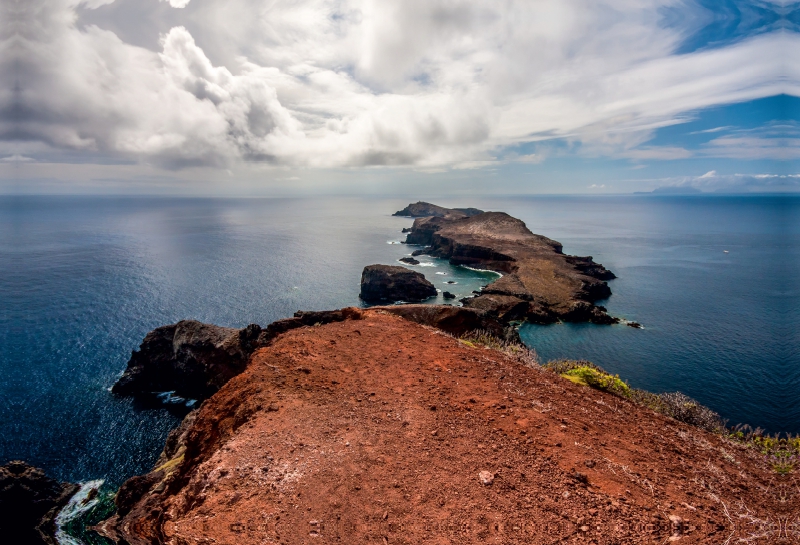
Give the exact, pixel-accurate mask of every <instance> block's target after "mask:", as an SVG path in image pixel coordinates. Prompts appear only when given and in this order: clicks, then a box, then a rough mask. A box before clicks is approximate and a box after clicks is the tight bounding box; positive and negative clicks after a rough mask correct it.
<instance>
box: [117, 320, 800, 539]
mask: <svg viewBox="0 0 800 545" xmlns="http://www.w3.org/2000/svg"><path fill="white" fill-rule="evenodd" d="M362 316H363V319H360V320H348V321H346V322H340V323H332V324H329V325H324V326H318V327H304V328H301V329H297V330H293V331H290V332H288V333H286V334H284V335H282V336H281V337H279V338H278V339H277V340H276V341H275V342H274V344H273V345H271V346H269V347H267V348H263V349H260V350H259V351H257V352H256V353H255V354H254V355H253V358H252V361H251V363H250V365H249V367H248V368H247V370H246V371H245V372H244V373H243V374H241V375H239V376H237V377H235V378H234V379H232V380H231V381H230V382H229V383H228V384H227V385H225V386H224V387H223V388H222V389H221V390H220V391H219V392H218V393H217V394H216V395H214V396H213V397H212V398H211V399H209V400H208V401H206V402H205V403H204V404H203V405H202V407H201V408H200V410H199V412H198V414H197V418H196V420H195V421H194V423H193V424H192V426H191V428H190V429H189V432H188V434H187V435H186V438H185V451H184V448H181V450H180V453H182V454H181V456H178V457H175V459H174V460H173V461H172V462H168V463H167V465H166V467H164V468H163V469H162V472H163V475H166V478H165V480H164V482H162V483H161V484H159V485H156V486H154V487H153V491H151V492H149V493H148V494H146V495H145V496H144V498H142V499H141V500H140V502H139V503H138V504H137V506H136V507H135V508H134V509H133V511H131V512H130V513H129V514H128V515H127V516H126V517H125V518H124V519H123V520H122V521H120V523H119V524H118V526H117V531H118V532H119V533H120V534H121V535H122V536H123V537H124V538H125V539H126V540H128V541H129V542H131V543H155V542H163V543H167V544H170V545H188V544H201V543H209V544H210V543H214V544H219V545H223V544H229V545H246V544H268V543H286V544H304V543H305V544H312V543H320V544H322V543H344V544H348V545H349V544H359V543H376V544H393V543H407V544H450V543H453V544H456V543H457V544H461V543H464V544H467V543H498V544H500V543H502V544H512V543H520V544H521V543H526V544H527V543H532V544H539V543H541V544H546V543H596V544H618V543H619V544H621V543H666V542H669V541H679V543H709V544H711V543H714V544H723V543H731V544H733V543H740V542H741V541H740V540H743V539H744V540H748V541H747V542H748V543H763V544H767V543H798V542H800V540H799V539H798V536H800V528H799V527H798V522H797V521H798V518H797V517H798V507H797V500H796V497H797V496H796V493H795V491H796V490H797V484H796V483H795V482H794V481H793V480H791V476H790V477H789V478H787V480H786V481H784V482H779V481H777V480H776V479H777V477H776V476H775V475H774V474H773V473H772V472H771V470H770V467H769V464H768V463H767V462H766V461H765V460H764V459H763V457H762V456H760V455H759V454H758V453H756V452H754V451H753V450H750V449H747V448H745V447H742V446H739V445H737V444H736V443H733V442H730V441H727V440H724V439H722V438H721V437H718V436H715V435H712V434H709V433H706V432H703V431H701V430H698V429H695V428H691V427H689V426H686V425H683V424H680V423H678V422H675V421H673V420H670V419H668V418H665V417H663V416H661V415H658V414H655V413H653V412H651V411H650V410H648V409H644V408H642V407H639V406H637V405H634V404H632V403H630V402H628V401H626V400H623V399H620V398H618V397H615V396H612V395H610V394H606V393H602V392H598V391H595V390H591V389H589V388H587V387H584V386H580V385H577V384H573V383H571V382H569V381H568V380H566V379H562V378H561V377H558V376H557V375H555V374H552V373H550V372H547V371H543V370H541V369H538V368H531V367H527V366H524V365H522V364H521V363H520V362H518V361H515V360H514V359H512V358H510V357H508V356H505V355H503V354H502V353H500V352H497V351H494V350H490V349H486V348H475V347H470V346H468V345H465V344H464V343H462V342H460V341H458V340H456V339H454V338H452V337H449V336H447V335H444V334H441V333H439V332H437V331H435V330H433V329H431V328H427V327H424V326H420V325H417V324H414V323H411V322H407V321H405V320H403V319H401V318H398V317H395V316H390V315H387V314H385V313H381V312H380V311H365V312H364V313H363V315H362ZM163 475H162V477H160V478H163ZM482 479H483V480H485V481H491V482H490V484H484V483H483V482H482ZM787 485H791V486H787ZM792 487H793V488H792Z"/></svg>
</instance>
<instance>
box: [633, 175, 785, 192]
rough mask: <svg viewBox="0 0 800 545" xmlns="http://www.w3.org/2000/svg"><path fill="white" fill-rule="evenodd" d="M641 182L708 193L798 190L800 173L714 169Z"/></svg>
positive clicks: (642, 182) (652, 185)
mask: <svg viewBox="0 0 800 545" xmlns="http://www.w3.org/2000/svg"><path fill="white" fill-rule="evenodd" d="M639 184H640V185H645V184H646V185H648V186H650V187H651V188H655V187H662V188H663V187H671V188H693V189H699V190H701V191H703V192H707V193H748V192H750V193H752V192H769V191H773V192H786V191H791V192H798V191H800V174H719V173H717V172H716V171H713V170H712V171H710V172H707V173H706V174H703V175H702V176H679V177H674V178H661V179H656V180H639Z"/></svg>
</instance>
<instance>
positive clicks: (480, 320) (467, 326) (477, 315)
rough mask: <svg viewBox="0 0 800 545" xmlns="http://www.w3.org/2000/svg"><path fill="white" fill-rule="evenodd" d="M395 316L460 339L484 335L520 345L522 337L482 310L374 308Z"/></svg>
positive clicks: (429, 306)
mask: <svg viewBox="0 0 800 545" xmlns="http://www.w3.org/2000/svg"><path fill="white" fill-rule="evenodd" d="M371 310H380V311H383V312H387V313H389V314H394V315H395V316H400V317H401V318H405V319H406V320H408V321H409V322H416V323H418V324H422V325H425V326H429V327H433V328H435V329H439V330H441V331H444V332H445V333H449V334H451V335H454V336H456V337H462V336H465V335H469V334H471V333H474V332H484V333H488V334H489V335H492V336H493V337H497V338H499V339H504V340H507V341H511V342H516V343H520V342H521V341H520V338H519V333H518V332H517V329H516V328H515V327H513V326H510V325H508V324H505V323H502V322H500V321H499V320H498V319H497V318H496V316H494V315H493V314H491V313H488V312H485V311H483V310H479V309H473V308H466V307H454V306H450V305H391V306H385V307H372V309H371Z"/></svg>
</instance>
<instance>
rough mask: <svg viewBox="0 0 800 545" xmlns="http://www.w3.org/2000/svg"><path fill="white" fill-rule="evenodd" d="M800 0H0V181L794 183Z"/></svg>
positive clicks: (481, 186) (69, 186)
mask: <svg viewBox="0 0 800 545" xmlns="http://www.w3.org/2000/svg"><path fill="white" fill-rule="evenodd" d="M798 51H800V0H797V1H794V0H783V1H778V0H749V1H743V0H2V2H0V194H18V193H22V194H36V193H111V194H116V193H120V194H127V193H132V194H183V195H187V194H188V195H230V196H247V195H254V196H283V195H296V194H317V193H324V194H328V193H367V194H380V193H394V194H397V193H414V192H416V193H418V194H425V193H428V194H448V193H464V194H469V193H476V194H477V193H487V192H494V193H500V194H535V193H598V194H600V193H630V192H635V191H652V190H653V189H656V188H660V187H673V188H674V187H678V188H694V189H696V190H700V191H704V192H713V193H741V192H757V193H758V192H798V191H800V54H797V53H796V52H798Z"/></svg>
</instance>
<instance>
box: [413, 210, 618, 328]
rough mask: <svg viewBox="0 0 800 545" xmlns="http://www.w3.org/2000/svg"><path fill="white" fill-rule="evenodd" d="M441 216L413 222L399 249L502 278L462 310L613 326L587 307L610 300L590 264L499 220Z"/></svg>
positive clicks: (497, 215) (496, 216)
mask: <svg viewBox="0 0 800 545" xmlns="http://www.w3.org/2000/svg"><path fill="white" fill-rule="evenodd" d="M417 204H421V203H417ZM422 204H424V203H422ZM413 206H415V205H409V208H411V207H413ZM447 210H448V209H441V207H437V212H438V213H437V215H429V216H426V217H417V218H416V219H415V220H414V225H413V227H412V228H411V231H410V232H409V233H408V235H407V237H406V243H407V244H416V245H421V246H423V247H424V248H422V249H420V250H416V251H414V252H413V254H412V255H422V254H428V255H431V256H434V257H440V258H444V259H448V260H449V261H450V263H452V264H454V265H466V266H469V267H475V268H480V269H488V270H492V271H496V272H499V273H502V274H503V276H502V277H501V278H499V279H498V280H496V281H495V282H492V283H491V284H489V285H488V286H487V287H486V288H484V289H483V291H482V292H481V293H480V294H479V295H478V296H476V297H472V298H467V299H464V300H462V302H463V304H464V305H465V306H467V307H470V308H476V309H480V310H484V311H487V312H490V313H493V314H495V315H496V316H498V317H500V318H501V319H503V320H519V319H526V320H528V321H530V322H533V323H542V324H544V323H553V322H556V321H559V320H561V321H570V322H593V323H597V324H613V323H618V322H619V319H617V318H615V317H612V316H609V315H608V313H607V312H606V309H605V308H604V307H602V306H599V305H595V302H596V301H599V300H602V299H606V298H608V297H609V296H610V295H611V289H610V288H609V287H608V282H607V280H611V279H613V278H616V277H615V275H614V273H612V272H611V271H609V270H608V269H606V268H605V267H603V266H602V265H601V264H599V263H595V262H594V261H593V260H592V258H591V257H579V256H571V255H566V254H564V253H563V251H562V245H561V243H559V242H556V241H555V240H551V239H549V238H547V237H544V236H541V235H536V234H534V233H532V232H531V231H530V230H529V229H528V228H527V227H526V225H525V223H524V222H522V221H521V220H518V219H516V218H513V217H511V216H509V215H508V214H506V213H503V212H483V213H477V214H473V215H466V214H463V213H461V212H459V211H458V210H457V209H454V210H451V211H450V212H447ZM429 211H430V210H429Z"/></svg>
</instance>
